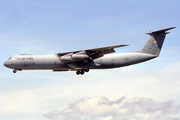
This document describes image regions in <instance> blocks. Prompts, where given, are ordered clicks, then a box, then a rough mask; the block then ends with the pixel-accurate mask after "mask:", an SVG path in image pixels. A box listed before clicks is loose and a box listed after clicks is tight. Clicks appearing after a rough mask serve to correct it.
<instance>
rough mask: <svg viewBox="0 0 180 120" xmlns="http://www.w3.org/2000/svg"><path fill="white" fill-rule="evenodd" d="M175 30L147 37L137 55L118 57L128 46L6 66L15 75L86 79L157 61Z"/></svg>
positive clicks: (24, 57)
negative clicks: (70, 74) (64, 74)
mask: <svg viewBox="0 0 180 120" xmlns="http://www.w3.org/2000/svg"><path fill="white" fill-rule="evenodd" d="M174 28H176V27H171V28H167V29H162V30H158V31H154V32H149V33H146V34H148V35H150V38H149V39H148V41H147V42H146V44H145V45H144V46H143V47H142V48H141V49H140V50H137V51H133V52H128V53H117V54H110V53H114V52H115V50H114V49H115V48H119V47H125V46H128V45H115V46H108V47H101V48H94V49H87V50H78V51H70V52H62V53H55V54H49V55H32V54H20V55H15V56H13V57H10V58H9V59H8V60H7V61H5V62H4V66H6V67H8V68H10V69H14V70H13V72H14V73H16V72H17V71H22V70H52V71H54V72H60V71H70V70H71V71H76V74H77V75H83V74H84V73H85V72H89V70H90V69H110V68H118V67H124V66H129V65H133V64H137V63H141V62H145V61H148V60H151V59H154V58H156V57H158V56H159V54H160V51H161V48H162V45H163V42H164V39H165V36H166V34H168V33H169V32H167V31H168V30H171V29H174Z"/></svg>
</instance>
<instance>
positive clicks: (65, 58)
mask: <svg viewBox="0 0 180 120" xmlns="http://www.w3.org/2000/svg"><path fill="white" fill-rule="evenodd" d="M88 59H89V56H88V55H86V54H73V55H64V56H62V57H61V62H73V61H81V60H88Z"/></svg>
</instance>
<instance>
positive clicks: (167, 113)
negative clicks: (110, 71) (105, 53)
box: [44, 96, 180, 120]
mask: <svg viewBox="0 0 180 120" xmlns="http://www.w3.org/2000/svg"><path fill="white" fill-rule="evenodd" d="M179 112H180V106H176V105H174V103H173V102H172V101H165V102H158V101H155V100H153V99H146V98H134V99H128V98H126V97H121V98H120V99H118V100H115V101H113V100H110V99H108V98H106V97H101V96H96V97H88V98H87V97H86V98H82V99H80V100H78V101H75V102H74V103H72V104H70V105H69V106H68V107H67V108H66V109H64V110H62V111H59V110H54V111H52V112H50V113H47V114H44V116H45V117H47V118H49V119H57V120H72V119H73V120H84V119H87V120H89V119H90V120H92V119H94V120H120V119H126V120H147V119H148V120H175V119H176V120H177V119H180V116H176V117H173V116H172V115H177V114H178V113H179Z"/></svg>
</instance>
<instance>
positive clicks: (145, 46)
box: [144, 45, 158, 47]
mask: <svg viewBox="0 0 180 120" xmlns="http://www.w3.org/2000/svg"><path fill="white" fill-rule="evenodd" d="M144 47H158V46H152V45H147V46H144Z"/></svg>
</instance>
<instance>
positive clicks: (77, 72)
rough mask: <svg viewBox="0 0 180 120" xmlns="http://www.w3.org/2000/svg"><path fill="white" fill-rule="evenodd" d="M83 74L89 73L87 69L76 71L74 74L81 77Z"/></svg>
mask: <svg viewBox="0 0 180 120" xmlns="http://www.w3.org/2000/svg"><path fill="white" fill-rule="evenodd" d="M84 72H89V68H85V69H81V70H78V71H76V74H77V75H80V74H81V75H83V74H84Z"/></svg>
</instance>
